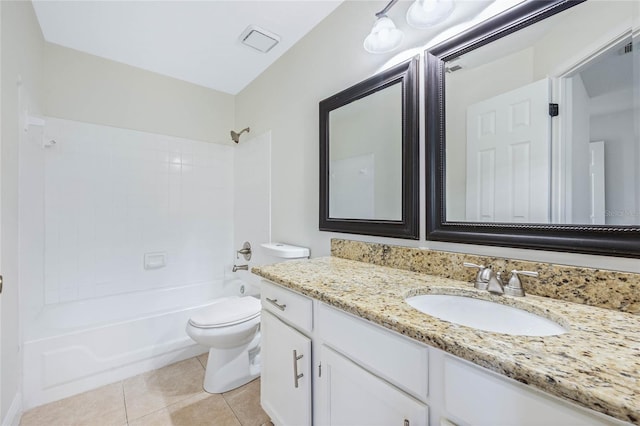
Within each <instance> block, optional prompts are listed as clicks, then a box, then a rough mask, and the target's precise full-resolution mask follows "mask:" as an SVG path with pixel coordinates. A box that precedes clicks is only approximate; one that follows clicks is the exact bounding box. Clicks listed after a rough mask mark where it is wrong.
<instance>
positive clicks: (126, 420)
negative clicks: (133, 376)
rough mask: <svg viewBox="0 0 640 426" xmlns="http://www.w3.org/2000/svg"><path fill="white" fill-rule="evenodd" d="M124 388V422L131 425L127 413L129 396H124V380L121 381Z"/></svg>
mask: <svg viewBox="0 0 640 426" xmlns="http://www.w3.org/2000/svg"><path fill="white" fill-rule="evenodd" d="M120 386H122V404H123V405H124V420H125V424H126V425H129V413H127V396H126V395H125V394H124V380H122V381H120Z"/></svg>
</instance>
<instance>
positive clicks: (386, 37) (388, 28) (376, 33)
mask: <svg viewBox="0 0 640 426" xmlns="http://www.w3.org/2000/svg"><path fill="white" fill-rule="evenodd" d="M397 2H398V0H391V1H390V2H389V3H388V4H387V5H386V6H385V8H384V9H382V10H381V11H380V12H378V13H376V18H378V19H377V20H376V23H375V24H373V28H372V29H371V33H369V35H368V36H367V38H365V39H364V50H366V51H367V52H369V53H387V52H391V51H392V50H394V49H397V48H398V46H400V43H402V39H403V38H404V34H403V32H402V31H400V30H399V29H397V28H396V25H395V24H394V23H393V21H392V20H391V18H389V17H388V16H387V12H388V11H389V9H391V7H392V6H393V5H394V4H396V3H397Z"/></svg>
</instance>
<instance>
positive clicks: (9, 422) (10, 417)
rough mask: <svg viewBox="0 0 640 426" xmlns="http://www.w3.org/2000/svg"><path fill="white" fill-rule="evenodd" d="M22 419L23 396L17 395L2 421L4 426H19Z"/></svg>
mask: <svg viewBox="0 0 640 426" xmlns="http://www.w3.org/2000/svg"><path fill="white" fill-rule="evenodd" d="M21 417H22V394H21V393H20V392H18V393H16V395H15V396H14V397H13V401H11V406H10V407H9V411H7V415H6V416H4V419H2V426H18V425H19V424H20V418H21Z"/></svg>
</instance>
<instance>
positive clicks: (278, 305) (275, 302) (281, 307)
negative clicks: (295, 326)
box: [266, 297, 287, 312]
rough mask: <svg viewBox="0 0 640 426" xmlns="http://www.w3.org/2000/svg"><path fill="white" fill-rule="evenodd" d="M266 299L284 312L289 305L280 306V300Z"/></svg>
mask: <svg viewBox="0 0 640 426" xmlns="http://www.w3.org/2000/svg"><path fill="white" fill-rule="evenodd" d="M266 299H267V302H269V303H271V304H272V305H273V306H275V307H276V308H278V309H280V310H281V311H283V312H284V310H285V308H286V307H287V305H285V304H284V303H283V304H282V305H281V304H279V303H278V299H269V298H268V297H267V298H266Z"/></svg>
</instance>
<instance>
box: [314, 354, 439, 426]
mask: <svg viewBox="0 0 640 426" xmlns="http://www.w3.org/2000/svg"><path fill="white" fill-rule="evenodd" d="M321 362H322V374H321V376H320V378H319V379H318V384H319V391H320V396H319V398H318V402H319V409H320V410H321V412H320V413H318V420H319V421H320V423H321V424H322V425H332V426H337V425H349V426H355V425H367V426H375V425H380V426H393V425H398V426H417V425H420V426H423V425H427V424H428V422H429V409H428V407H427V406H426V405H424V404H422V403H420V402H418V401H416V400H415V399H413V398H412V397H410V396H409V395H407V394H405V393H404V392H402V391H400V390H399V389H397V388H396V387H394V386H392V385H390V384H389V383H387V382H385V381H384V380H382V379H380V378H378V377H376V376H374V375H373V374H371V373H369V372H368V371H367V370H365V369H363V368H362V367H360V366H358V365H357V364H355V363H353V362H352V361H350V360H348V359H347V358H345V357H343V356H342V355H340V354H338V353H337V352H335V351H333V350H331V349H329V348H328V347H326V346H324V345H322V354H321Z"/></svg>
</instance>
